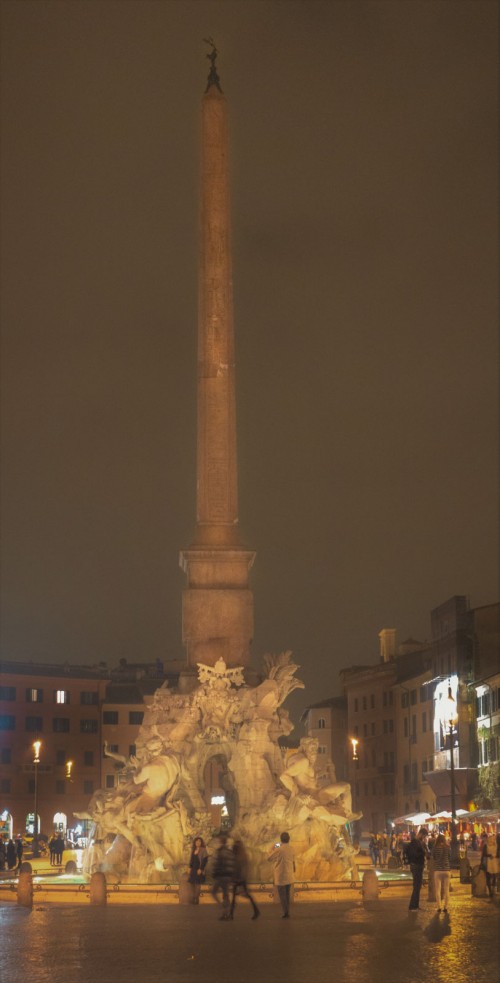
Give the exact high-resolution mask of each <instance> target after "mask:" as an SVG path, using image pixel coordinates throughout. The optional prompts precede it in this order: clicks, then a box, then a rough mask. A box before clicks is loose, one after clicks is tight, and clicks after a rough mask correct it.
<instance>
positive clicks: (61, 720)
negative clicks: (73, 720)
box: [52, 717, 69, 734]
mask: <svg viewBox="0 0 500 983" xmlns="http://www.w3.org/2000/svg"><path fill="white" fill-rule="evenodd" d="M52 730H53V731H54V733H55V734H69V717H54V719H53V721H52Z"/></svg>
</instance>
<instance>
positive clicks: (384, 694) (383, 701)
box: [382, 690, 387, 707]
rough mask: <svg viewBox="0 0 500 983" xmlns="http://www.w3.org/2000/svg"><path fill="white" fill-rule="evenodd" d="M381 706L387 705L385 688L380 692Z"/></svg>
mask: <svg viewBox="0 0 500 983" xmlns="http://www.w3.org/2000/svg"><path fill="white" fill-rule="evenodd" d="M382 706H384V707H386V706H387V692H386V690H384V692H383V693H382Z"/></svg>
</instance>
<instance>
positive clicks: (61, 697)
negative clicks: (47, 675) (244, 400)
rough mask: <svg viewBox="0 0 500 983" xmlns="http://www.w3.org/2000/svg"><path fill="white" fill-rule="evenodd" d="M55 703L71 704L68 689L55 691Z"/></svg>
mask: <svg viewBox="0 0 500 983" xmlns="http://www.w3.org/2000/svg"><path fill="white" fill-rule="evenodd" d="M54 703H69V693H68V690H67V689H55V690H54Z"/></svg>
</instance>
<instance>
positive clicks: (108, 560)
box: [1, 0, 498, 704]
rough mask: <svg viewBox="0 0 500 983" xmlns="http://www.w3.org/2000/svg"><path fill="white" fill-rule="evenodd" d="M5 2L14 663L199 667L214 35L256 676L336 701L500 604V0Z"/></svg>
mask: <svg viewBox="0 0 500 983" xmlns="http://www.w3.org/2000/svg"><path fill="white" fill-rule="evenodd" d="M1 12H2V22H3V23H2V44H3V56H2V74H3V77H2V88H3V133H2V192H3V208H2V236H3V240H2V295H3V296H2V326H3V345H2V394H3V403H2V441H3V443H2V459H1V461H2V499H1V518H2V579H1V613H2V620H1V654H2V657H3V658H9V659H11V658H12V659H18V660H20V659H34V660H43V661H50V660H54V661H64V660H68V661H69V662H88V663H93V662H95V661H99V660H102V659H104V660H106V661H108V662H109V663H110V664H114V663H116V661H117V660H118V659H119V658H120V657H122V656H124V657H125V658H127V659H128V660H130V661H135V660H150V659H155V658H157V657H160V658H167V659H168V658H178V657H180V656H182V652H183V650H182V645H181V591H182V588H183V586H184V578H183V574H182V572H181V571H180V569H179V567H178V553H179V550H180V548H182V547H185V546H188V545H189V542H190V540H191V535H192V531H193V529H194V523H195V463H196V433H195V422H196V421H195V415H196V406H195V403H196V322H197V249H198V244H197V215H198V199H197V196H198V154H199V142H198V141H199V131H198V128H199V112H200V100H201V96H202V94H203V90H204V87H205V80H206V75H207V71H208V68H209V63H208V61H207V60H206V58H205V55H206V46H204V44H203V40H202V39H203V38H204V37H206V36H207V35H209V34H211V35H213V36H214V38H215V40H216V43H217V45H218V48H219V51H220V54H219V63H218V67H219V72H220V76H221V81H222V85H223V88H224V91H225V93H226V96H227V99H228V102H229V107H230V114H231V141H232V173H233V179H232V194H233V234H234V274H235V276H234V279H235V284H234V288H235V324H236V345H237V407H238V440H239V447H238V453H239V486H240V522H241V525H242V527H243V530H244V532H245V535H246V541H247V543H248V545H249V546H250V547H252V548H254V549H256V550H257V559H256V562H255V565H254V570H253V576H252V585H253V589H254V595H255V623H256V631H255V640H254V645H253V652H254V660H255V663H256V664H257V665H258V664H259V660H260V657H261V655H262V654H263V653H264V652H266V651H280V650H281V649H284V648H290V649H292V650H293V651H294V654H295V657H296V660H297V661H298V662H299V663H300V665H301V666H302V672H301V675H302V678H303V679H304V680H305V681H306V683H307V690H306V693H305V694H304V695H303V696H301V698H300V699H301V702H302V704H305V703H307V702H314V701H317V700H319V699H320V698H321V697H323V696H327V695H332V694H334V693H336V692H338V671H339V669H340V668H341V667H342V666H345V665H349V664H351V663H354V662H367V661H368V662H370V661H374V660H376V659H377V657H378V638H377V635H378V632H379V630H380V629H381V628H383V627H395V628H397V629H398V638H399V640H400V641H402V640H403V639H404V638H406V637H407V636H408V635H410V634H411V635H413V636H414V637H417V638H425V637H428V635H429V611H430V609H431V608H433V607H435V606H436V605H438V604H440V603H441V602H443V601H444V600H446V599H447V598H448V597H449V596H451V595H453V594H467V595H468V596H469V597H470V602H471V605H472V606H478V605H482V604H487V603H491V602H493V601H496V600H497V599H498V583H497V547H498V538H497V512H498V508H497V506H498V488H497V483H496V459H497V444H498V414H497V389H498V376H497V364H498V351H497V323H498V311H497V294H498V284H497V262H498V257H497V252H496V245H497V243H496V231H497V217H498V208H497V167H498V158H497V149H498V148H497V104H496V91H497V59H498V24H497V13H498V7H497V4H496V2H493V0H492V2H483V0H473V2H453V0H445V2H440V0H436V2H432V0H430V2H412V0H400V2H377V0H371V2H364V0H359V2H335V0H328V2H315V0H309V2H297V0H287V2H271V0H262V2H253V0H247V2H245V0H239V2H231V0H228V2H225V3H224V2H214V3H212V2H203V0H197V2H188V0H179V2H149V0H140V2H136V0H129V2H127V0H120V2H114V0H111V2H107V0H100V2H92V0H91V2H79V0H73V2H71V3H66V2H62V0H60V2H44V0H37V2H30V0H24V2H14V3H11V2H9V0H7V2H6V0H3V3H2V5H1Z"/></svg>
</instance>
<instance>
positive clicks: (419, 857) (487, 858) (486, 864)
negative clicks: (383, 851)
mask: <svg viewBox="0 0 500 983" xmlns="http://www.w3.org/2000/svg"><path fill="white" fill-rule="evenodd" d="M480 858H481V859H480V864H479V867H480V869H481V870H484V872H485V875H486V886H487V889H488V894H489V896H490V898H493V896H494V893H495V889H496V885H497V874H498V873H500V833H498V834H496V835H495V834H494V833H492V834H490V836H488V834H487V833H483V834H482V836H481V840H480ZM430 859H432V867H433V876H434V887H435V892H436V901H437V906H438V912H441V911H443V912H444V913H445V914H446V913H447V912H448V899H449V892H450V879H451V850H450V844H449V843H448V841H447V839H446V837H445V836H444V834H443V833H439V834H438V836H436V837H434V836H433V837H429V832H428V830H427V829H426V828H425V826H422V827H421V828H420V830H419V832H418V835H417V836H414V837H413V838H412V839H411V840H410V842H409V843H408V844H407V846H406V848H405V861H406V862H407V863H408V864H409V866H410V870H411V874H412V880H413V890H412V895H411V898H410V904H409V909H410V911H417V910H418V908H419V902H420V890H421V887H422V879H423V874H424V867H425V862H426V860H430Z"/></svg>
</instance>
